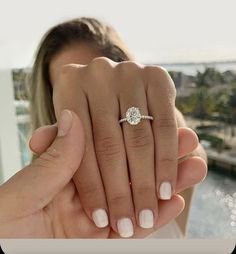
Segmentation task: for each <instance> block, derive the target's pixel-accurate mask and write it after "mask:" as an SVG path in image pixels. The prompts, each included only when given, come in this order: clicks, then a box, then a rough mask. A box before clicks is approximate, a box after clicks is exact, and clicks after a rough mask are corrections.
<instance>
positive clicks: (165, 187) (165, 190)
mask: <svg viewBox="0 0 236 254" xmlns="http://www.w3.org/2000/svg"><path fill="white" fill-rule="evenodd" d="M160 198H161V199H163V200H169V199H171V185H170V183H169V182H163V183H162V184H161V186H160Z"/></svg>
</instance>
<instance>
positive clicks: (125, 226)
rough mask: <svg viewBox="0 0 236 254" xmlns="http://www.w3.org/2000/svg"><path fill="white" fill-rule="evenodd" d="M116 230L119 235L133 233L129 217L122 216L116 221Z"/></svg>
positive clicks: (126, 235) (129, 235)
mask: <svg viewBox="0 0 236 254" xmlns="http://www.w3.org/2000/svg"><path fill="white" fill-rule="evenodd" d="M117 228H118V232H119V234H120V236H121V237H124V238H127V237H131V236H132V235H133V234H134V227H133V223H132V221H131V219H129V218H123V219H120V220H118V222H117Z"/></svg>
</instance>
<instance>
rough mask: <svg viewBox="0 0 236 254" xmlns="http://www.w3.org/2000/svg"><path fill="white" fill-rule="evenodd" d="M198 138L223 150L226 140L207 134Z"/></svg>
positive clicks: (199, 134)
mask: <svg viewBox="0 0 236 254" xmlns="http://www.w3.org/2000/svg"><path fill="white" fill-rule="evenodd" d="M198 138H199V140H206V141H209V142H210V143H211V146H212V147H215V148H221V147H222V146H223V144H224V140H223V139H222V138H219V137H216V136H214V135H210V134H207V133H198Z"/></svg>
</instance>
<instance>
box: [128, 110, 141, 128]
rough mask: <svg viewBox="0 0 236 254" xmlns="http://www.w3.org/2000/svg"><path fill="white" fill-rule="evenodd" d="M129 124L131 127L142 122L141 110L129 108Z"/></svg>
mask: <svg viewBox="0 0 236 254" xmlns="http://www.w3.org/2000/svg"><path fill="white" fill-rule="evenodd" d="M126 119H127V122H128V123H129V124H131V125H136V124H138V123H139V122H140V121H141V113H140V111H139V108H136V107H132V108H129V109H128V110H127V112H126Z"/></svg>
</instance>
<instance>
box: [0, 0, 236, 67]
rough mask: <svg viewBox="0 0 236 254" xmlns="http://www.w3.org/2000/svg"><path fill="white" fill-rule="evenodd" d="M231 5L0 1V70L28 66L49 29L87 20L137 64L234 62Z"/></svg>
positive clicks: (164, 0)
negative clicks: (114, 36)
mask: <svg viewBox="0 0 236 254" xmlns="http://www.w3.org/2000/svg"><path fill="white" fill-rule="evenodd" d="M235 10H236V0H83V1H82V0H47V1H46V0H41V1H40V0H37V1H35V0H21V1H18V0H15V1H14V0H4V1H3V0H0V68H8V67H11V68H18V67H29V66H30V65H31V64H32V62H33V56H34V52H35V50H36V48H37V45H38V43H39V40H40V38H41V37H42V36H43V34H44V33H45V32H46V31H47V30H48V29H49V28H50V27H51V26H53V25H55V24H57V23H59V22H62V21H65V20H67V19H70V18H75V17H80V16H92V17H96V18H99V19H101V20H103V21H105V22H107V23H109V24H111V25H113V26H114V27H115V28H116V29H117V31H118V32H119V34H120V36H121V37H122V39H123V40H124V41H125V43H126V44H127V45H128V48H129V49H130V51H131V52H132V53H133V54H134V55H135V57H136V59H137V61H139V62H142V63H174V62H206V61H225V60H236V11H235Z"/></svg>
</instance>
